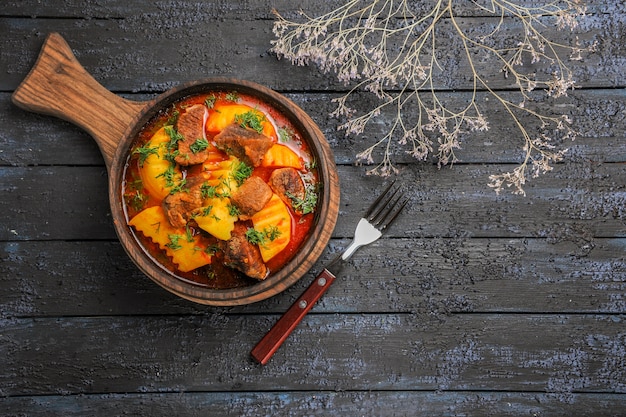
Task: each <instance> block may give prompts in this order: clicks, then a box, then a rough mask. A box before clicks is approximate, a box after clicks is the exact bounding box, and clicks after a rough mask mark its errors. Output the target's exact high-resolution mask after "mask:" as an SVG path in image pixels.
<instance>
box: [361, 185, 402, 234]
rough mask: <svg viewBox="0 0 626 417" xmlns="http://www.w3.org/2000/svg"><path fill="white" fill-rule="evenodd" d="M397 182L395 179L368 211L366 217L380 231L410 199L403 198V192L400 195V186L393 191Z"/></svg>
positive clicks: (396, 215)
mask: <svg viewBox="0 0 626 417" xmlns="http://www.w3.org/2000/svg"><path fill="white" fill-rule="evenodd" d="M394 184H395V181H393V182H392V183H391V184H390V185H389V186H388V187H387V188H386V189H385V191H383V193H382V194H381V195H380V196H379V197H378V198H377V199H376V201H374V203H372V205H371V207H370V209H369V210H368V211H367V213H366V215H365V218H366V219H367V220H368V221H369V222H370V224H371V225H372V226H374V227H375V228H377V229H378V230H379V231H381V232H382V231H383V230H384V229H385V228H387V227H388V226H389V225H390V224H391V223H392V222H393V221H394V220H395V219H396V217H398V215H399V214H400V212H401V211H402V209H403V208H404V206H405V205H406V204H407V203H408V199H406V198H405V199H403V194H402V193H400V194H399V195H398V191H400V188H396V189H395V190H394V191H393V192H391V188H392V187H393V185H394Z"/></svg>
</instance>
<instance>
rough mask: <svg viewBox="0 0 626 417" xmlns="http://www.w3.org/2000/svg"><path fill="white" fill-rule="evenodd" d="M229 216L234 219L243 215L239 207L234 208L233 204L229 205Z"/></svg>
mask: <svg viewBox="0 0 626 417" xmlns="http://www.w3.org/2000/svg"><path fill="white" fill-rule="evenodd" d="M228 214H230V215H231V216H233V217H237V216H239V215H240V214H241V211H239V208H238V207H237V206H234V205H232V204H229V205H228Z"/></svg>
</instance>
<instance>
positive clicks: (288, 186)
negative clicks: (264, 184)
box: [269, 168, 306, 211]
mask: <svg viewBox="0 0 626 417" xmlns="http://www.w3.org/2000/svg"><path fill="white" fill-rule="evenodd" d="M269 186H270V187H271V188H272V190H273V191H274V192H275V193H276V194H277V195H278V196H279V197H280V198H281V200H283V201H284V202H285V204H287V205H289V207H291V208H294V207H293V199H298V200H304V198H305V197H306V189H305V188H304V183H303V182H302V178H300V174H299V173H298V171H297V170H296V169H294V168H279V169H275V170H274V172H272V175H270V180H269ZM294 210H295V208H294ZM295 211H298V210H295Z"/></svg>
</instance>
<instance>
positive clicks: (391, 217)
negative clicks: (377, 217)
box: [378, 198, 409, 232]
mask: <svg viewBox="0 0 626 417" xmlns="http://www.w3.org/2000/svg"><path fill="white" fill-rule="evenodd" d="M399 200H400V198H398V200H397V201H399ZM397 201H396V204H394V207H395V206H396V205H397ZM408 202H409V199H408V198H405V199H404V201H402V203H400V206H399V207H398V208H397V209H396V211H395V212H394V213H393V214H392V215H387V216H386V218H385V219H384V223H383V224H382V225H380V226H379V227H378V230H380V231H381V232H382V231H383V230H385V229H386V228H387V227H388V226H390V225H391V223H393V222H394V220H396V218H397V217H398V215H399V214H400V212H401V211H402V209H403V208H404V206H406V204H407V203H408Z"/></svg>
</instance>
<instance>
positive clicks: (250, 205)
mask: <svg viewBox="0 0 626 417" xmlns="http://www.w3.org/2000/svg"><path fill="white" fill-rule="evenodd" d="M272 195H273V193H272V189H271V188H270V187H269V185H267V184H266V183H265V181H263V180H262V179H261V178H259V177H255V176H253V177H250V178H248V179H246V180H245V181H244V182H243V184H241V186H240V187H239V188H238V189H237V191H235V192H234V193H233V194H232V195H231V196H230V202H231V203H232V204H233V205H234V206H235V207H237V208H238V209H239V219H240V220H249V219H250V218H251V217H252V216H253V215H254V214H255V213H256V212H258V211H259V210H261V209H262V208H263V207H265V205H266V204H267V202H268V201H270V199H271V198H272Z"/></svg>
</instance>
